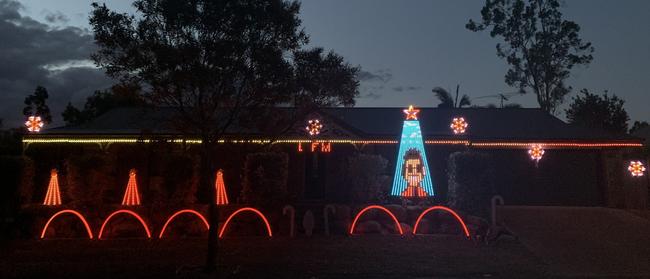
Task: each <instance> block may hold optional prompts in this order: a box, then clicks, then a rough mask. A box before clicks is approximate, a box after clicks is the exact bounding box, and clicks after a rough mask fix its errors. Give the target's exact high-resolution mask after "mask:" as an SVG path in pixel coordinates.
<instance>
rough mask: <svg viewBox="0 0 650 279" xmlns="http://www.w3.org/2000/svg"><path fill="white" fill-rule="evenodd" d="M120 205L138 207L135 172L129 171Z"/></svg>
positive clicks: (133, 170) (138, 196) (138, 199)
mask: <svg viewBox="0 0 650 279" xmlns="http://www.w3.org/2000/svg"><path fill="white" fill-rule="evenodd" d="M122 205H140V195H139V194H138V182H137V181H136V171H135V169H131V170H130V171H129V182H128V183H127V185H126V191H125V192H124V198H122Z"/></svg>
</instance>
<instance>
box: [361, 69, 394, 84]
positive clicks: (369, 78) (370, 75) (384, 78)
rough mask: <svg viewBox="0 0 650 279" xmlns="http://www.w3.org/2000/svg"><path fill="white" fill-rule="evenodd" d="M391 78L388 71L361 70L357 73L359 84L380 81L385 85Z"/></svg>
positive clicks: (391, 75)
mask: <svg viewBox="0 0 650 279" xmlns="http://www.w3.org/2000/svg"><path fill="white" fill-rule="evenodd" d="M392 78H393V74H392V73H391V71H390V70H389V69H381V70H377V71H374V72H370V71H364V70H361V71H360V72H359V81H361V82H373V81H380V82H382V83H386V82H388V81H390V80H391V79H392Z"/></svg>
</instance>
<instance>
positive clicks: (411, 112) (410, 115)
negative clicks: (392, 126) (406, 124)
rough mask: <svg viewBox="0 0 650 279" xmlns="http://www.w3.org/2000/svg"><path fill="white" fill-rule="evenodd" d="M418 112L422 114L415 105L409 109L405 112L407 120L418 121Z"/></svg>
mask: <svg viewBox="0 0 650 279" xmlns="http://www.w3.org/2000/svg"><path fill="white" fill-rule="evenodd" d="M418 112H420V110H419V109H414V108H413V105H410V106H409V109H405V110H404V113H406V120H418V116H417V113H418Z"/></svg>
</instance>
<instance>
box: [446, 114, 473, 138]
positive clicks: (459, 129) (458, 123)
mask: <svg viewBox="0 0 650 279" xmlns="http://www.w3.org/2000/svg"><path fill="white" fill-rule="evenodd" d="M467 126H469V124H467V122H466V121H465V118H462V117H458V118H454V119H452V120H451V125H449V127H450V128H451V130H453V131H454V134H462V133H465V130H467Z"/></svg>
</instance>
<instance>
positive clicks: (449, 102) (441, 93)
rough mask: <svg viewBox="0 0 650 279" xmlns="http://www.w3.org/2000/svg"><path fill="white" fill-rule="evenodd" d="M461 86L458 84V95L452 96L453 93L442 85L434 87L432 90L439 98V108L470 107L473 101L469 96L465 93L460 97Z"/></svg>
mask: <svg viewBox="0 0 650 279" xmlns="http://www.w3.org/2000/svg"><path fill="white" fill-rule="evenodd" d="M459 88H460V85H456V97H455V98H454V97H452V96H451V93H449V91H447V90H446V89H444V88H442V87H434V88H433V89H432V90H431V92H433V95H435V96H436V98H438V100H439V101H440V104H438V107H439V108H462V107H468V106H470V105H471V104H472V103H471V102H470V100H469V96H467V95H465V94H463V96H462V97H461V98H460V100H459V99H458V90H459Z"/></svg>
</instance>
